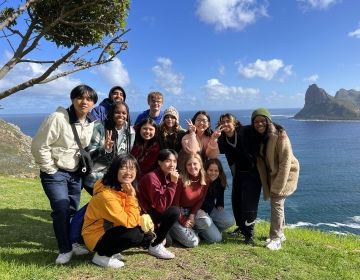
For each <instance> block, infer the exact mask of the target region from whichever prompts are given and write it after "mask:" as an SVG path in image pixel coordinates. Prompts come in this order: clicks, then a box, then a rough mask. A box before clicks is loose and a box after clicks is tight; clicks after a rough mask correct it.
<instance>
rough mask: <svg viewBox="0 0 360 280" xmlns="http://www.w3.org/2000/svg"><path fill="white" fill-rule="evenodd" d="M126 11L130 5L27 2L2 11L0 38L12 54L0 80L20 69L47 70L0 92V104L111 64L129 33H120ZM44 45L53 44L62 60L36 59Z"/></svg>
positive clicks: (116, 0) (125, 1)
mask: <svg viewBox="0 0 360 280" xmlns="http://www.w3.org/2000/svg"><path fill="white" fill-rule="evenodd" d="M128 9H129V0H112V1H110V0H76V1H74V0H47V1H40V0H27V1H26V2H25V3H24V4H23V5H21V6H19V7H17V8H13V7H6V8H4V9H3V10H2V11H1V12H0V31H1V32H2V36H1V37H0V38H1V39H3V40H6V42H7V44H8V45H9V46H10V48H11V50H12V51H13V54H12V57H11V58H10V59H9V60H8V61H7V62H5V63H4V64H3V65H0V80H1V79H3V78H4V77H5V76H6V75H7V74H9V73H10V72H11V71H12V70H13V69H14V67H15V66H16V65H18V64H21V63H37V64H41V65H46V69H45V70H44V71H43V73H41V74H40V75H38V76H36V77H33V78H31V79H29V80H27V81H23V82H20V83H19V84H17V85H15V86H12V87H10V88H8V89H5V90H3V91H1V92H0V99H3V98H5V97H7V96H10V95H12V94H14V93H16V92H18V91H21V90H24V89H26V88H29V87H31V86H33V85H36V84H44V83H48V82H50V81H53V80H55V79H58V78H60V77H64V76H67V75H70V74H72V73H75V72H77V71H81V70H84V69H87V68H91V67H94V66H97V65H102V64H105V63H108V62H110V61H112V60H114V58H115V57H116V56H117V55H118V54H119V53H120V52H121V51H123V50H125V49H127V45H128V44H127V41H125V40H123V39H122V37H123V36H124V35H125V34H126V33H127V32H128V31H129V30H125V25H126V18H127V13H128ZM20 21H21V23H22V24H19V22H20ZM45 41H50V42H52V43H53V44H54V47H57V48H58V50H61V51H62V54H61V55H59V57H56V58H51V59H45V60H43V59H41V60H40V59H36V58H35V53H36V51H38V49H39V48H40V47H41V44H42V43H44V42H45ZM56 53H58V52H56ZM60 66H62V69H61V70H60V69H59V67H60Z"/></svg>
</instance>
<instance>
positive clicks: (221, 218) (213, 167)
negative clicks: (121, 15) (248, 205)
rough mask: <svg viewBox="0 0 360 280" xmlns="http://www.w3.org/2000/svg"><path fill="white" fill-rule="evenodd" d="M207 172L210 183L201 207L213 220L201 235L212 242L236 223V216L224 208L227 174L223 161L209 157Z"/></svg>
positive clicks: (218, 240) (220, 238)
mask: <svg viewBox="0 0 360 280" xmlns="http://www.w3.org/2000/svg"><path fill="white" fill-rule="evenodd" d="M205 172H206V175H207V177H208V179H209V180H210V185H209V189H208V191H207V194H206V197H205V200H204V202H203V204H202V206H201V209H202V210H204V211H205V212H206V213H207V214H208V215H209V216H210V218H211V220H212V222H211V224H210V226H209V229H207V230H205V231H203V232H201V233H200V237H202V238H203V239H205V240H206V241H208V242H210V243H213V242H220V241H221V240H222V234H221V233H222V232H223V231H224V230H226V229H228V228H229V227H231V226H232V225H234V224H235V219H234V216H233V215H231V214H230V213H228V212H227V211H225V209H224V192H225V188H226V185H227V183H226V175H225V172H224V169H223V167H222V164H221V161H220V160H219V159H217V158H214V159H209V160H208V161H207V162H206V163H205Z"/></svg>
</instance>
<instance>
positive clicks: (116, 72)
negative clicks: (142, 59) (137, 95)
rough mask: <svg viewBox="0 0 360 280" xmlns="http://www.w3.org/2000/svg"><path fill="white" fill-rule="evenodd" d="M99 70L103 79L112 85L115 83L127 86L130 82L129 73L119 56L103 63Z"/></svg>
mask: <svg viewBox="0 0 360 280" xmlns="http://www.w3.org/2000/svg"><path fill="white" fill-rule="evenodd" d="M98 72H99V74H100V75H101V76H102V77H103V79H104V80H105V81H107V82H108V84H109V86H110V87H113V86H115V85H119V86H122V87H125V86H127V85H129V84H130V77H129V73H128V71H127V70H126V68H125V66H124V64H123V63H122V62H121V61H120V60H119V59H118V58H115V59H114V60H113V61H112V62H109V63H106V64H104V65H101V66H100V67H99V69H98Z"/></svg>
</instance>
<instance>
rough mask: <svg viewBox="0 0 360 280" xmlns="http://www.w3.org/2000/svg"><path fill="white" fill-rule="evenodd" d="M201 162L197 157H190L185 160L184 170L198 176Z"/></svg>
mask: <svg viewBox="0 0 360 280" xmlns="http://www.w3.org/2000/svg"><path fill="white" fill-rule="evenodd" d="M200 169H201V163H200V161H199V160H198V159H197V158H194V157H191V158H190V159H189V160H188V161H187V162H186V171H187V172H188V173H189V174H190V175H191V176H193V177H197V176H199V173H200Z"/></svg>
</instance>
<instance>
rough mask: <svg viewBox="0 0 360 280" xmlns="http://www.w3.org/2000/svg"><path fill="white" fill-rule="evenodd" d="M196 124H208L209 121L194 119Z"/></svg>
mask: <svg viewBox="0 0 360 280" xmlns="http://www.w3.org/2000/svg"><path fill="white" fill-rule="evenodd" d="M195 122H196V123H205V124H206V123H208V122H209V121H208V120H207V119H196V120H195Z"/></svg>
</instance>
